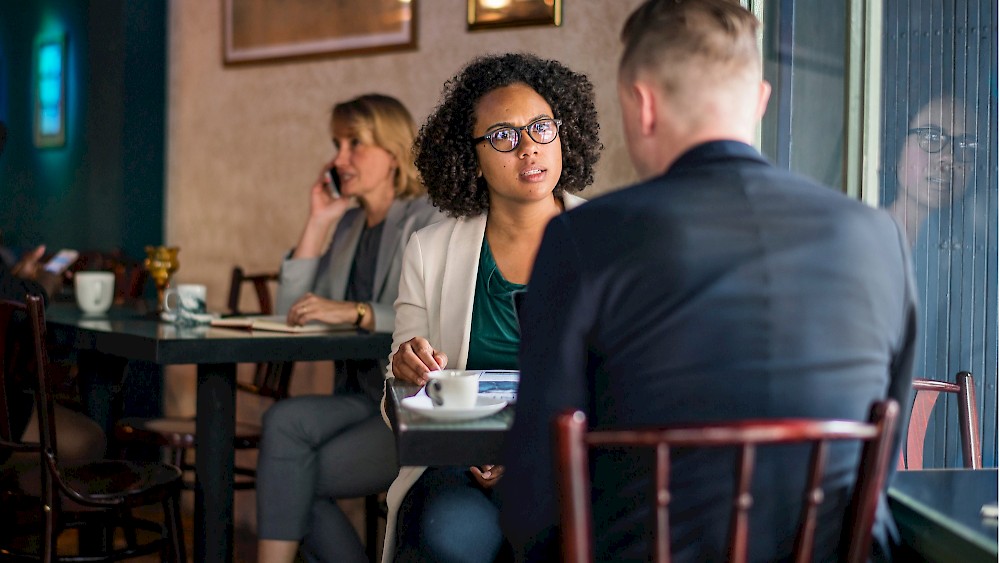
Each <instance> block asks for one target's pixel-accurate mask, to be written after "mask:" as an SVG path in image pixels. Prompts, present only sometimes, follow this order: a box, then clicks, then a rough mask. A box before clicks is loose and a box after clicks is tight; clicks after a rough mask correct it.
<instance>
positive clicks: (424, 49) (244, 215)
mask: <svg viewBox="0 0 1000 563" xmlns="http://www.w3.org/2000/svg"><path fill="white" fill-rule="evenodd" d="M415 2H416V4H417V10H418V12H417V25H418V28H419V29H418V44H419V47H418V49H417V50H416V51H408V52H398V53H387V54H378V55H366V56H352V57H344V58H334V57H330V58H321V59H312V60H292V61H286V62H281V63H267V64H250V65H239V66H229V67H227V66H224V65H223V63H222V7H221V4H222V2H221V0H216V1H214V2H211V1H210V2H204V1H202V0H171V2H170V16H169V17H170V46H169V49H170V51H169V102H168V103H169V108H168V120H169V123H168V143H167V146H168V154H167V197H166V222H167V226H166V241H167V242H168V243H170V244H176V245H179V246H180V247H181V254H180V260H181V269H180V271H179V272H178V274H177V279H178V280H180V281H188V282H200V283H207V284H209V305H210V307H212V308H215V309H220V308H222V307H223V305H224V302H225V292H226V290H227V284H226V280H227V279H228V275H229V270H230V268H231V267H232V266H233V265H235V264H241V265H243V266H244V267H246V268H249V269H254V270H258V269H275V268H277V266H278V264H279V260H280V257H281V255H282V253H283V252H285V251H286V250H287V249H288V248H289V247H290V246H291V245H292V244H294V243H295V241H296V239H297V237H298V235H299V230H300V228H301V225H302V223H303V221H304V219H305V215H306V211H307V206H308V201H307V194H308V189H309V186H310V185H311V182H312V181H313V179H314V178H315V177H316V175H317V173H318V171H319V168H320V166H321V165H322V163H323V162H325V161H326V160H327V159H328V158H329V157H330V142H329V139H328V132H327V116H328V113H329V109H330V106H331V105H332V104H333V103H334V102H336V101H339V100H344V99H347V98H349V97H352V96H355V95H357V94H361V93H364V92H370V91H379V92H385V93H387V94H391V95H395V96H397V97H399V98H400V99H401V100H402V101H403V102H404V103H405V104H407V106H408V107H409V108H410V110H411V111H412V112H413V114H414V117H415V118H416V119H417V121H418V123H419V122H421V121H422V120H423V119H424V117H426V115H427V114H428V113H429V112H430V111H431V110H432V109H433V107H434V106H435V104H436V103H437V99H438V95H439V94H440V92H441V86H442V84H443V82H444V81H445V80H446V79H447V78H448V77H450V76H451V75H452V74H454V73H455V72H456V71H457V70H458V69H459V68H460V67H461V66H462V65H463V64H464V63H465V62H466V61H468V60H469V59H470V58H472V57H473V56H474V55H477V54H482V53H488V52H501V51H522V50H523V51H531V52H534V53H537V54H539V55H542V56H546V57H550V58H554V59H558V60H561V61H563V62H565V63H566V64H567V65H568V66H570V67H571V68H573V69H574V70H578V71H582V72H585V73H587V74H588V75H589V76H590V77H591V80H593V82H594V84H595V86H596V91H597V104H598V110H599V113H600V120H601V125H602V127H601V131H602V140H603V142H604V145H605V151H604V154H603V156H602V157H601V162H600V163H599V166H598V170H597V175H596V181H595V183H594V185H593V186H591V188H590V189H589V190H588V191H587V192H586V193H585V194H584V195H585V196H586V195H591V196H593V195H595V194H598V193H601V192H603V191H607V190H609V189H611V188H612V187H615V186H619V185H621V184H623V183H627V182H629V181H631V180H632V179H634V175H633V172H632V168H631V165H630V164H629V160H628V155H627V153H626V150H625V147H624V145H623V144H622V141H621V135H620V131H621V125H620V120H619V111H618V105H617V100H616V77H615V70H616V65H617V57H618V53H619V42H618V33H619V31H620V29H621V25H622V22H623V21H624V18H625V16H626V15H627V14H628V13H629V11H630V10H631V9H632V8H633V7H634V6H636V5H638V3H639V0H565V1H564V13H563V16H564V21H563V25H562V26H561V27H558V28H556V27H530V28H521V29H513V30H501V31H479V32H475V33H470V32H468V31H466V29H465V0H419V1H418V0H415ZM331 17H334V16H333V15H331Z"/></svg>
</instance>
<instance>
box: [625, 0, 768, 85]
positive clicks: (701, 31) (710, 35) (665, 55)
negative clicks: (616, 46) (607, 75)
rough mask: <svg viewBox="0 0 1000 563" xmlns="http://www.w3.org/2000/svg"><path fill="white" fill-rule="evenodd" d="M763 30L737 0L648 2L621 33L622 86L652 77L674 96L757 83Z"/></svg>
mask: <svg viewBox="0 0 1000 563" xmlns="http://www.w3.org/2000/svg"><path fill="white" fill-rule="evenodd" d="M759 26H760V22H758V21H757V18H756V17H754V15H753V14H751V13H750V12H749V11H747V10H746V9H745V8H743V7H742V6H740V4H739V2H738V1H736V0H648V1H647V2H646V3H645V4H643V5H641V6H640V7H639V8H638V9H636V10H635V11H634V12H633V13H632V15H631V16H629V18H628V20H627V21H626V22H625V27H624V28H623V29H622V35H621V39H622V43H624V46H625V49H624V52H623V54H622V58H621V65H620V67H619V72H620V74H621V77H622V79H624V80H634V79H635V78H637V76H638V75H639V74H640V73H645V74H648V76H650V77H652V78H653V79H654V80H656V81H657V82H658V83H659V86H660V87H661V88H663V90H664V91H665V92H666V93H667V94H670V95H674V94H678V93H683V92H684V91H685V87H694V88H700V87H703V86H706V85H709V86H716V85H724V84H726V83H727V82H726V81H732V80H734V79H736V80H745V79H747V78H751V79H759V76H760V51H759V49H758V47H757V30H758V28H759ZM693 93H694V94H695V95H697V92H693Z"/></svg>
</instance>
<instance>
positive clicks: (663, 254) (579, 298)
mask: <svg viewBox="0 0 1000 563" xmlns="http://www.w3.org/2000/svg"><path fill="white" fill-rule="evenodd" d="M906 249H907V246H906V242H905V240H904V237H903V235H902V233H901V232H900V230H899V229H898V227H897V226H896V224H895V223H894V222H893V221H892V219H891V218H890V217H889V216H888V215H887V214H885V213H883V212H882V211H879V210H876V209H872V208H869V207H868V206H866V205H864V204H862V203H860V202H858V201H855V200H852V199H850V198H848V197H846V196H844V195H842V194H840V193H838V192H836V191H834V190H832V189H830V188H827V187H823V186H820V185H818V184H816V183H814V182H812V181H810V180H807V179H804V178H801V177H798V176H795V175H793V174H790V173H788V172H786V171H783V170H779V169H777V168H775V167H774V166H772V165H770V164H769V163H768V162H767V161H766V160H765V159H763V158H762V157H761V156H760V154H759V153H758V152H757V151H756V150H754V149H753V148H752V147H750V146H748V145H745V144H743V143H738V142H731V141H725V142H711V143H706V144H703V145H700V146H698V147H695V148H694V149H692V150H691V151H689V152H687V153H686V154H684V155H683V156H682V157H681V158H680V159H679V160H678V161H677V162H676V163H674V164H673V165H672V166H671V167H670V169H669V170H668V171H667V173H666V174H664V175H663V176H660V177H658V178H654V179H652V180H650V181H648V182H645V183H642V184H639V185H636V186H633V187H630V188H628V189H624V190H621V191H619V192H616V193H613V194H610V195H608V196H605V197H601V198H599V199H597V200H595V201H592V202H590V203H588V204H585V205H583V206H581V207H579V208H578V209H576V210H573V211H571V212H568V213H564V214H562V215H560V216H558V217H556V218H555V219H553V220H552V222H551V223H550V224H549V226H548V228H547V230H546V233H545V237H544V239H543V242H542V245H541V249H540V250H539V253H538V258H537V261H536V264H535V269H534V272H533V274H532V279H531V284H530V289H529V290H528V294H527V297H526V299H525V302H524V308H523V310H522V317H521V330H522V348H521V357H520V361H521V372H522V374H521V387H520V391H519V396H518V403H517V406H516V416H515V420H514V425H513V428H512V429H511V432H510V435H509V438H508V440H507V443H506V446H505V448H504V455H503V458H502V461H503V463H504V464H505V465H506V466H507V470H506V473H505V475H504V477H503V479H502V480H501V481H500V485H499V486H500V492H501V499H502V514H501V523H502V525H503V529H504V532H505V534H506V535H507V538H508V540H509V541H510V542H511V543H512V545H513V546H514V548H515V551H517V552H518V553H519V554H520V555H521V557H522V558H524V559H529V560H551V559H553V558H555V557H556V554H557V553H558V551H557V550H558V546H557V545H556V540H557V535H556V532H555V526H556V523H557V513H558V512H557V504H556V503H557V499H556V496H555V490H554V487H555V485H554V477H553V470H552V467H553V464H552V459H553V454H552V445H551V444H552V442H551V438H550V435H551V434H550V422H551V420H552V418H553V416H554V415H555V414H556V413H558V412H560V411H562V410H564V409H566V408H569V407H574V408H579V409H582V410H583V411H585V412H586V413H587V416H588V419H589V421H590V423H591V425H592V426H596V427H622V426H633V425H665V424H674V423H687V422H699V421H720V420H729V419H741V418H771V417H815V418H845V419H855V420H866V419H867V418H868V414H869V408H870V406H871V404H872V403H873V402H874V401H876V400H880V399H883V398H885V397H886V396H889V397H893V398H895V399H896V400H897V401H899V402H900V404H901V406H902V407H903V409H904V411H908V407H906V403H907V398H908V396H909V388H910V384H911V377H912V375H911V371H912V363H913V346H914V339H915V332H916V327H915V323H916V321H915V311H914V309H915V303H914V290H913V280H912V274H911V267H910V263H909V256H908V253H907V250H906ZM906 418H907V417H906V416H905V414H904V416H903V420H902V421H901V427H905V422H906ZM897 447H898V435H897ZM859 450H860V448H859V447H858V446H857V445H856V444H852V445H844V446H838V447H836V448H835V449H833V450H832V452H831V456H830V462H829V464H828V468H827V471H828V475H827V478H826V481H825V485H826V489H827V496H826V501H825V502H824V503H823V505H822V508H821V513H820V523H819V530H818V537H817V545H816V557H815V560H817V561H819V560H833V559H835V558H836V554H837V549H838V538H839V534H840V527H841V520H842V517H843V512H844V508H845V506H846V505H847V502H848V500H849V497H850V492H851V485H852V483H853V470H854V468H855V466H856V462H857V458H858V455H859ZM733 459H734V458H733V457H732V455H731V452H730V453H725V454H722V453H719V452H706V451H691V450H688V451H678V452H675V453H674V456H673V471H672V484H671V485H672V487H671V488H672V490H673V497H672V504H671V516H670V517H671V524H672V527H673V529H672V541H673V550H674V554H675V557H676V559H675V560H680V561H698V562H701V561H722V560H725V541H726V534H727V529H728V523H729V522H728V514H729V503H730V497H729V496H728V495H729V494H730V491H731V480H732V475H733V467H734V466H733V463H732V460H733ZM805 463H806V458H805V453H804V451H803V450H802V448H801V447H788V446H784V447H779V448H773V449H770V450H764V451H761V452H759V455H758V467H757V470H756V478H755V481H754V487H755V498H756V503H755V506H754V509H753V511H752V512H751V534H750V549H751V557H752V559H753V560H756V561H774V560H780V559H782V558H785V557H787V555H788V552H789V551H790V550H791V549H792V547H793V544H794V526H795V523H796V520H797V518H798V509H799V498H800V496H801V495H800V491H801V490H802V484H803V482H804V477H805V476H804V473H805V470H804V464H805ZM647 467H648V464H646V463H645V461H644V460H642V459H641V458H638V457H636V455H635V454H633V453H627V452H606V453H604V454H602V455H596V456H594V459H593V460H592V471H593V473H592V475H593V478H594V482H595V487H594V493H593V496H594V518H595V536H596V545H597V554H598V557H599V559H601V560H613V561H623V560H646V558H647V556H648V555H647V554H648V553H649V551H648V550H649V546H648V543H647V542H646V538H647V537H650V536H649V525H648V524H649V507H650V506H651V501H650V500H649V498H648V492H649V491H650V487H651V485H650V483H649V475H648V471H647ZM882 500H883V503H882V504H883V505H882V507H881V510H880V513H879V517H878V521H877V523H876V526H875V530H874V532H875V536H876V538H877V540H878V542H877V543H878V544H879V545H881V546H882V547H883V549H884V548H885V546H886V545H887V544H888V543H890V539H891V536H894V533H895V532H894V528H893V527H892V522H891V519H890V518H889V514H888V511H887V510H885V508H886V507H885V503H884V498H883V499H882ZM879 553H881V552H878V551H877V554H879ZM881 555H885V554H884V553H881Z"/></svg>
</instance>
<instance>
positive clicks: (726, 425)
mask: <svg viewBox="0 0 1000 563" xmlns="http://www.w3.org/2000/svg"><path fill="white" fill-rule="evenodd" d="M898 414H899V405H897V404H896V402H895V401H893V400H887V401H885V402H881V403H876V404H875V405H874V406H873V407H872V415H871V422H870V423H863V422H854V421H843V420H805V419H795V420H792V419H786V420H770V421H767V420H752V421H739V422H723V423H716V424H704V425H690V426H678V427H666V428H652V429H634V430H604V431H588V430H587V418H586V416H585V415H584V414H583V413H582V412H579V411H576V412H573V411H568V412H566V413H564V414H561V415H559V416H558V417H557V419H556V420H555V422H554V430H555V448H556V463H557V466H556V474H557V479H558V480H559V483H558V491H559V510H560V521H561V537H562V553H563V561H566V562H574V563H583V562H590V561H593V559H594V547H593V545H592V538H593V534H592V526H593V524H592V521H591V489H590V487H591V481H590V469H589V455H588V454H589V449H590V448H595V447H608V446H633V447H640V448H650V449H652V450H654V451H655V453H656V473H655V475H656V484H655V490H654V491H653V494H652V495H651V498H652V499H654V502H655V504H656V506H655V510H654V511H653V512H654V513H655V528H654V529H655V530H656V533H655V537H654V538H653V541H652V542H651V544H652V545H653V550H654V553H653V554H651V559H652V560H654V561H659V562H668V561H670V555H671V554H670V526H669V521H668V509H669V503H670V450H671V448H706V447H707V448H714V447H725V446H736V447H739V454H738V456H737V458H738V461H737V467H736V472H737V475H736V477H735V479H734V483H735V487H734V495H733V497H734V498H733V503H732V513H731V515H730V525H729V544H728V550H729V557H728V560H729V561H731V562H741V561H746V559H747V553H748V537H747V536H748V530H749V509H750V506H751V505H752V504H753V502H752V499H753V497H752V496H751V491H750V483H751V482H752V477H753V469H754V456H755V451H756V447H757V446H762V445H769V444H787V443H812V444H813V448H812V454H811V458H810V463H809V467H808V483H807V486H806V490H805V491H804V492H803V499H804V503H803V507H802V511H801V514H800V519H799V526H798V533H797V537H796V541H795V560H796V561H798V562H805V561H810V560H811V558H812V548H813V538H814V534H815V529H816V513H817V510H818V508H819V507H818V505H819V504H820V503H821V502H822V498H823V491H822V487H821V482H822V472H823V466H824V462H825V459H826V454H827V448H828V442H829V441H832V440H862V441H863V442H864V448H863V450H862V453H861V458H860V461H859V464H858V470H857V481H856V485H855V489H854V494H853V497H852V499H851V504H850V507H849V508H848V510H849V514H848V518H847V519H845V523H844V534H845V537H847V536H846V534H848V533H849V534H850V535H849V542H850V543H849V546H848V550H847V552H846V559H845V560H846V561H848V562H851V563H854V562H859V563H860V562H864V561H867V560H868V557H869V555H870V552H871V543H872V536H871V530H872V525H873V523H874V520H875V509H876V506H877V504H878V498H879V495H880V493H881V491H882V490H883V483H884V480H885V475H886V470H887V469H888V466H889V458H890V455H891V452H890V449H891V447H892V435H893V430H894V428H895V425H896V418H897V417H898Z"/></svg>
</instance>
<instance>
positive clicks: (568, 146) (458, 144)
mask: <svg viewBox="0 0 1000 563" xmlns="http://www.w3.org/2000/svg"><path fill="white" fill-rule="evenodd" d="M522 83H523V84H526V85H528V86H530V87H531V88H532V89H534V90H535V92H538V94H539V95H540V96H541V97H542V98H544V99H545V101H546V102H548V104H549V105H550V106H551V107H552V113H553V117H555V118H556V119H560V120H562V127H560V129H559V139H560V142H561V143H562V174H561V175H560V177H559V183H558V184H557V185H556V188H555V190H554V191H553V193H554V194H555V195H557V196H558V195H561V194H562V193H563V192H578V191H580V190H582V189H583V188H585V187H587V186H589V185H590V184H592V183H593V182H594V165H595V164H596V163H597V160H598V158H600V154H601V152H600V151H601V149H603V148H604V146H603V145H602V144H601V141H600V138H599V134H600V125H599V124H598V122H597V108H596V107H595V105H594V85H593V84H591V82H590V79H589V78H587V76H586V75H584V74H581V73H577V72H573V71H572V70H570V69H568V68H566V66H564V65H563V64H562V63H560V62H558V61H553V60H545V59H541V58H539V57H537V56H535V55H531V54H527V53H507V54H503V55H487V56H483V57H478V58H476V59H474V60H473V61H472V62H470V63H469V64H468V65H466V66H465V68H463V69H462V70H461V71H460V72H459V73H458V74H457V75H455V76H454V77H452V78H451V79H449V80H448V81H447V82H446V83H445V85H444V90H443V94H442V101H441V103H440V104H439V105H438V106H437V107H436V108H435V109H434V112H433V113H432V114H431V115H430V117H428V118H427V121H426V122H425V123H424V124H423V126H421V127H420V133H419V134H418V135H417V139H416V142H415V144H414V148H413V152H414V160H415V161H416V165H417V170H418V171H419V172H420V176H421V179H422V180H423V184H424V185H425V186H426V187H427V193H428V194H429V195H430V199H431V202H432V203H433V204H434V205H435V206H437V207H438V208H439V209H441V210H442V211H444V212H446V213H447V214H448V215H451V216H452V217H471V216H475V215H480V214H482V213H485V212H486V211H488V210H489V207H490V199H489V190H488V189H487V187H486V182H485V180H484V179H483V178H482V177H478V176H477V170H478V159H477V158H476V151H475V146H474V144H473V143H472V133H473V125H474V123H475V115H474V113H475V108H476V104H477V103H478V102H479V100H480V98H482V97H483V96H485V95H486V94H488V93H490V92H492V91H493V90H496V89H497V88H502V87H504V86H510V85H512V84H522Z"/></svg>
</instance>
